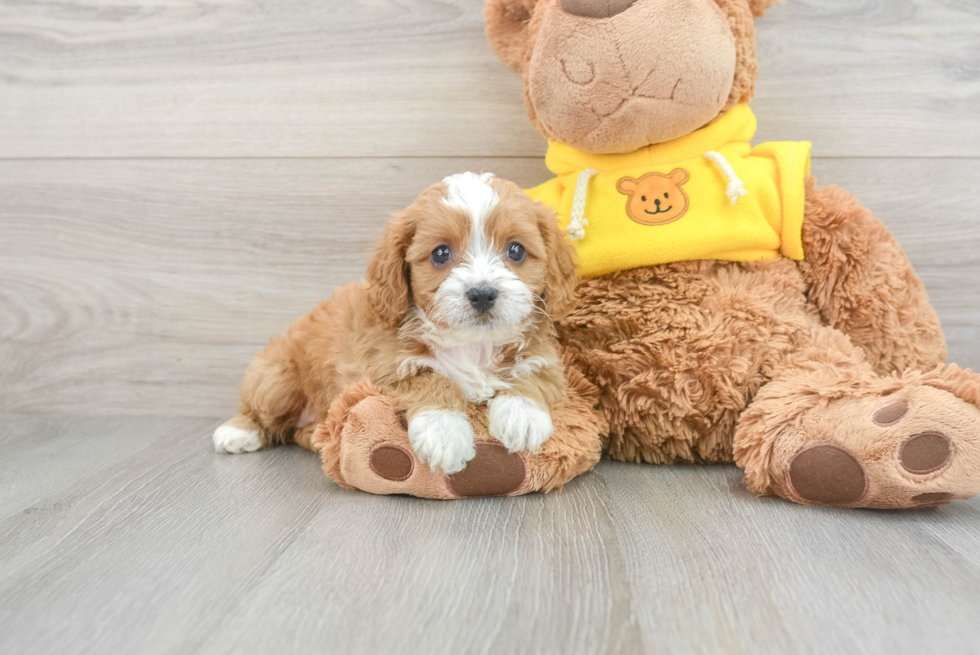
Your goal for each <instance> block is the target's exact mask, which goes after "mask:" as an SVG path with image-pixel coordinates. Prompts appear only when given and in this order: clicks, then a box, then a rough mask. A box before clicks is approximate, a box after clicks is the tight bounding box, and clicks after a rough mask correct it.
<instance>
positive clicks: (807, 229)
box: [799, 177, 946, 375]
mask: <svg viewBox="0 0 980 655" xmlns="http://www.w3.org/2000/svg"><path fill="white" fill-rule="evenodd" d="M803 248H804V252H805V255H806V259H805V260H804V261H801V262H800V263H799V267H800V272H801V273H802V274H803V278H804V280H805V281H806V284H807V287H808V289H807V298H808V299H809V301H810V302H811V303H814V304H815V305H816V306H817V308H818V309H819V310H820V314H821V316H822V317H823V319H824V321H826V322H827V323H828V324H829V325H831V326H833V327H835V328H837V329H838V330H840V331H841V332H844V333H845V334H847V335H848V336H849V337H850V338H851V341H852V342H854V344H855V345H857V346H859V347H861V348H862V349H863V350H864V352H865V354H866V355H867V358H868V361H869V362H870V363H871V365H872V366H873V367H874V369H875V371H876V372H877V373H879V374H882V375H885V374H890V373H894V372H902V371H904V370H906V369H913V370H922V371H925V370H930V369H932V368H934V367H936V366H938V365H939V364H942V363H944V362H945V361H946V341H945V339H944V338H943V333H942V329H941V328H940V325H939V318H938V317H937V316H936V312H935V310H934V309H933V308H932V305H931V304H930V303H929V297H928V296H927V295H926V292H925V288H924V287H923V284H922V281H921V280H919V278H918V277H917V276H916V274H915V271H914V270H913V269H912V264H911V263H910V262H909V260H908V258H907V257H906V256H905V253H904V252H903V251H902V248H901V247H900V246H899V244H898V242H897V241H896V240H895V237H893V236H892V234H891V233H890V232H889V231H888V228H886V227H885V225H884V223H882V221H881V220H880V219H878V218H876V217H875V216H874V215H873V214H872V213H871V212H870V211H869V210H868V209H867V208H866V207H864V206H863V205H861V204H859V203H858V201H857V199H856V198H855V197H854V196H853V195H851V194H850V193H848V192H847V191H844V190H843V189H839V188H837V187H826V188H818V187H817V184H816V181H815V180H814V178H812V177H810V178H808V179H807V182H806V209H805V216H804V221H803Z"/></svg>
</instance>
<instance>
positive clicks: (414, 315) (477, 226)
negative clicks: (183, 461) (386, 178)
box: [214, 173, 576, 474]
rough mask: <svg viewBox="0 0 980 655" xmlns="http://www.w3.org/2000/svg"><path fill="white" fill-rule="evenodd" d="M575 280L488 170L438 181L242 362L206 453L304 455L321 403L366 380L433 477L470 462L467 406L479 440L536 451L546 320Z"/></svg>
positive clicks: (544, 225)
mask: <svg viewBox="0 0 980 655" xmlns="http://www.w3.org/2000/svg"><path fill="white" fill-rule="evenodd" d="M575 278H576V276H575V254H574V250H573V249H572V247H571V246H570V245H569V244H568V243H567V242H566V241H565V239H564V238H563V236H562V233H561V232H560V231H559V229H558V226H557V222H556V220H555V217H554V214H553V213H552V211H551V210H550V209H548V208H546V207H545V206H543V205H541V204H539V203H537V202H534V201H532V200H531V199H530V198H528V196H527V195H526V194H525V193H524V192H523V191H521V189H520V188H518V187H517V185H515V184H513V183H511V182H507V181H504V180H501V179H497V178H495V177H494V176H492V175H490V174H483V175H477V174H474V173H462V174H459V175H453V176H451V177H448V178H446V179H445V180H443V181H442V182H441V183H439V184H435V185H433V186H431V187H429V188H428V189H426V190H425V191H423V192H422V194H421V195H420V196H419V197H418V198H417V199H416V200H415V202H413V203H412V204H411V206H409V207H408V208H407V209H406V210H404V211H402V212H400V213H398V214H396V215H395V216H394V218H393V219H392V220H391V221H390V222H389V224H388V227H387V229H386V231H385V234H384V236H383V237H382V239H381V241H380V243H379V245H378V247H377V249H376V251H375V253H374V257H373V258H372V259H371V261H370V263H369V264H368V269H367V279H366V280H365V281H363V282H359V283H356V284H351V285H349V286H346V287H342V288H340V289H337V291H336V292H335V293H334V295H333V297H332V298H331V299H330V300H328V301H326V302H323V303H321V304H320V306H319V307H317V308H316V309H314V310H313V311H312V312H310V313H309V314H307V315H306V316H304V317H302V318H300V319H299V320H298V321H296V322H295V323H294V324H293V325H292V326H291V327H290V328H289V330H288V332H287V333H286V336H284V337H281V338H277V339H273V340H272V342H270V343H269V345H268V347H266V349H265V350H264V351H262V352H261V353H260V354H259V355H258V356H257V357H256V358H255V360H254V361H253V362H252V364H251V365H250V366H249V368H248V371H247V372H246V374H245V379H244V380H243V381H242V385H241V391H240V394H241V406H240V409H239V415H238V416H236V417H235V418H233V419H231V420H230V421H228V422H227V423H225V424H224V425H222V426H221V427H219V428H218V429H217V430H216V431H215V433H214V446H215V449H216V450H218V451H221V452H229V453H240V452H248V451H254V450H258V449H259V448H262V447H263V446H269V445H273V444H275V443H281V442H285V441H287V440H290V439H293V440H295V441H296V442H297V443H299V444H301V445H308V444H309V434H312V431H313V429H314V428H315V425H316V423H318V422H319V421H320V420H322V419H323V418H324V417H326V415H327V411H328V409H329V407H330V404H331V402H332V401H333V400H334V399H335V398H336V397H337V396H338V395H339V394H340V393H341V392H342V391H343V389H344V388H345V387H347V386H348V385H351V384H354V383H356V382H358V381H359V380H362V379H365V378H366V379H369V380H370V381H371V382H372V383H374V384H375V385H376V386H378V387H380V388H383V389H385V390H386V391H387V392H388V393H389V394H391V395H392V396H393V397H394V398H396V399H397V400H398V401H399V404H400V405H401V407H403V408H404V409H405V410H406V412H407V419H408V436H409V440H410V441H411V444H412V447H413V448H414V449H415V452H416V454H417V455H418V456H419V458H420V459H421V460H422V461H424V462H427V463H428V464H429V466H431V467H432V468H434V469H441V470H442V471H443V472H444V473H446V474H452V473H456V472H458V471H461V470H462V469H463V468H465V466H466V462H468V461H469V460H470V459H472V458H473V457H474V455H475V454H476V450H475V446H474V442H473V429H472V427H471V426H470V423H469V421H468V420H467V417H466V413H465V409H466V404H467V403H478V404H480V403H487V404H488V415H489V428H490V434H491V435H493V436H494V437H495V438H496V439H498V440H499V441H500V442H501V443H503V444H504V445H505V446H507V448H508V449H509V450H511V451H512V452H514V451H519V450H527V451H531V452H533V451H536V450H537V449H538V447H539V446H540V445H541V444H542V443H544V442H545V441H547V440H548V439H549V438H550V437H551V434H552V431H553V427H552V423H551V414H550V413H549V408H550V407H551V406H552V405H553V404H554V403H555V402H557V401H559V400H560V399H562V398H564V395H565V379H564V373H563V369H562V366H561V362H560V361H559V359H558V354H557V350H556V346H555V340H554V330H553V326H552V320H551V319H552V317H553V316H557V315H561V314H562V313H563V312H565V311H566V310H567V309H570V305H571V303H572V302H573V296H574V289H575V282H576V279H575Z"/></svg>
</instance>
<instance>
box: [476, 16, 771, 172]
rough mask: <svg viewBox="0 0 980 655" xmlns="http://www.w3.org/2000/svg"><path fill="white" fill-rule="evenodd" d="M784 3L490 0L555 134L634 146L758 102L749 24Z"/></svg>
mask: <svg viewBox="0 0 980 655" xmlns="http://www.w3.org/2000/svg"><path fill="white" fill-rule="evenodd" d="M775 2H776V0H486V5H485V8H484V13H485V15H486V19H487V36H488V38H489V39H490V43H491V45H492V46H493V48H494V51H495V52H496V53H497V56H498V57H500V59H501V61H503V62H504V63H505V64H507V65H508V66H510V67H511V68H513V69H514V70H516V71H518V72H519V73H521V74H522V75H523V76H524V95H525V100H526V102H527V109H528V115H529V117H530V119H531V122H532V123H533V124H534V126H535V127H536V128H537V130H538V131H539V132H541V133H542V134H543V135H545V136H546V137H548V138H552V139H555V140H557V141H561V142H564V143H567V144H568V145H570V146H573V147H575V148H578V149H579V150H584V151H586V152H592V153H626V152H632V151H634V150H636V149H638V148H642V147H643V146H646V145H650V144H653V143H663V142H665V141H670V140H672V139H676V138H678V137H681V136H684V135H686V134H689V133H690V132H693V131H694V130H696V129H698V128H700V127H703V126H705V125H707V124H708V123H710V122H711V121H713V120H714V119H715V118H717V117H718V116H719V115H720V114H721V113H723V112H724V111H726V110H727V109H730V108H731V107H732V106H734V105H735V104H737V103H740V102H747V101H748V100H750V99H751V98H752V93H753V88H754V85H755V79H756V76H757V74H758V66H757V63H756V57H755V28H754V25H753V20H754V19H755V18H756V17H759V16H762V15H763V14H764V13H765V11H766V10H767V9H768V8H769V7H770V6H771V5H773V4H774V3H775Z"/></svg>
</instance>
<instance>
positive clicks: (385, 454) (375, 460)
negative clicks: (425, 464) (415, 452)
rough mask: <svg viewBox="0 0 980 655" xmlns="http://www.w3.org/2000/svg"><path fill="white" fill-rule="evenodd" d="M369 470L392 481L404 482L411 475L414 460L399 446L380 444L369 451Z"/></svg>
mask: <svg viewBox="0 0 980 655" xmlns="http://www.w3.org/2000/svg"><path fill="white" fill-rule="evenodd" d="M370 466H371V470H372V471H374V472H375V473H377V474H378V475H380V476H381V477H383V478H384V479H385V480H391V481H392V482H404V481H405V480H407V479H409V478H410V477H412V471H413V470H414V469H415V460H414V459H412V456H411V455H410V454H409V453H408V451H406V450H405V449H404V448H402V447H401V446H392V445H389V444H381V445H380V446H377V447H376V448H375V449H374V450H372V451H371V457H370Z"/></svg>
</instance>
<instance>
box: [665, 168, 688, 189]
mask: <svg viewBox="0 0 980 655" xmlns="http://www.w3.org/2000/svg"><path fill="white" fill-rule="evenodd" d="M667 177H669V178H670V181H671V182H673V183H674V184H676V185H677V186H680V185H682V184H686V183H687V181H688V180H690V179H691V175H690V173H688V172H687V171H685V170H684V169H683V168H675V169H674V170H672V171H671V172H670V175H668V176H667Z"/></svg>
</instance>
